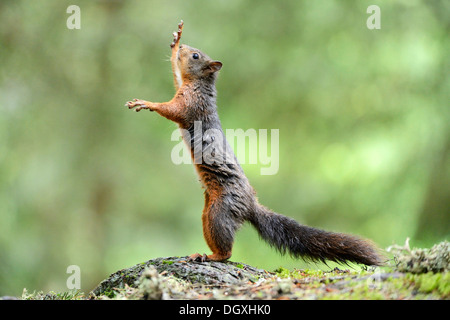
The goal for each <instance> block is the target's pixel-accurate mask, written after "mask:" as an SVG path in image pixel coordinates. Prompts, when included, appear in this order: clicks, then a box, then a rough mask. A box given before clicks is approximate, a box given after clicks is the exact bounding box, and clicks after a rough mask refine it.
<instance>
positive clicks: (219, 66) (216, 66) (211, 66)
mask: <svg viewBox="0 0 450 320" xmlns="http://www.w3.org/2000/svg"><path fill="white" fill-rule="evenodd" d="M209 69H211V71H212V72H217V71H219V70H220V69H222V62H220V61H211V62H210V63H209Z"/></svg>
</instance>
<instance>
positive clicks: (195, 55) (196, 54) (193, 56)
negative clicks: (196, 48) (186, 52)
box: [192, 52, 200, 60]
mask: <svg viewBox="0 0 450 320" xmlns="http://www.w3.org/2000/svg"><path fill="white" fill-rule="evenodd" d="M199 57H200V56H199V55H198V53H197V52H196V53H194V54H193V55H192V58H194V59H195V60H197V59H198V58H199Z"/></svg>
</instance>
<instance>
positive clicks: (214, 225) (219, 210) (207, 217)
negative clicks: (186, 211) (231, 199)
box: [190, 196, 239, 261]
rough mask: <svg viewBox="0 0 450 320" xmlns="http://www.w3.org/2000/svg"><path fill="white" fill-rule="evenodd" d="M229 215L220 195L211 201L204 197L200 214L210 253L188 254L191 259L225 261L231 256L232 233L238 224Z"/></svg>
mask: <svg viewBox="0 0 450 320" xmlns="http://www.w3.org/2000/svg"><path fill="white" fill-rule="evenodd" d="M229 215H230V210H229V208H227V206H226V205H225V204H224V202H223V201H222V199H221V198H220V197H217V198H215V199H214V200H211V201H210V200H209V197H208V196H207V197H206V201H205V208H204V210H203V215H202V222H203V236H204V237H205V240H206V243H207V244H208V247H209V248H210V249H211V251H212V254H210V255H207V256H205V255H203V256H202V255H200V254H198V253H195V254H193V255H191V256H190V258H191V260H196V261H198V260H201V261H208V260H209V261H225V260H227V259H229V258H230V257H231V251H232V248H233V242H234V234H235V231H236V230H237V228H238V227H239V225H237V224H236V222H234V221H233V218H232V217H230V216H229Z"/></svg>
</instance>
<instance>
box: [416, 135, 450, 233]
mask: <svg viewBox="0 0 450 320" xmlns="http://www.w3.org/2000/svg"><path fill="white" fill-rule="evenodd" d="M449 153H450V139H449V138H447V141H446V143H445V146H444V148H443V150H442V152H441V153H440V155H439V157H438V158H437V159H436V161H435V162H434V165H433V168H432V171H431V174H430V181H429V184H428V190H427V194H426V198H425V201H424V204H423V208H422V212H421V213H420V217H419V223H418V226H417V230H416V235H415V237H416V238H417V239H420V240H425V239H428V238H431V239H439V238H445V237H446V236H447V237H448V236H449V235H450V185H449V183H450V165H449V164H450V162H449V161H450V159H449Z"/></svg>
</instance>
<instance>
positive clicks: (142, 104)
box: [125, 99, 151, 112]
mask: <svg viewBox="0 0 450 320" xmlns="http://www.w3.org/2000/svg"><path fill="white" fill-rule="evenodd" d="M125 106H126V107H128V109H133V108H135V109H134V111H136V112H139V111H141V110H142V109H150V107H149V106H148V105H147V101H144V100H141V99H133V100H132V101H128V102H127V103H126V104H125ZM150 111H151V110H150Z"/></svg>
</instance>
